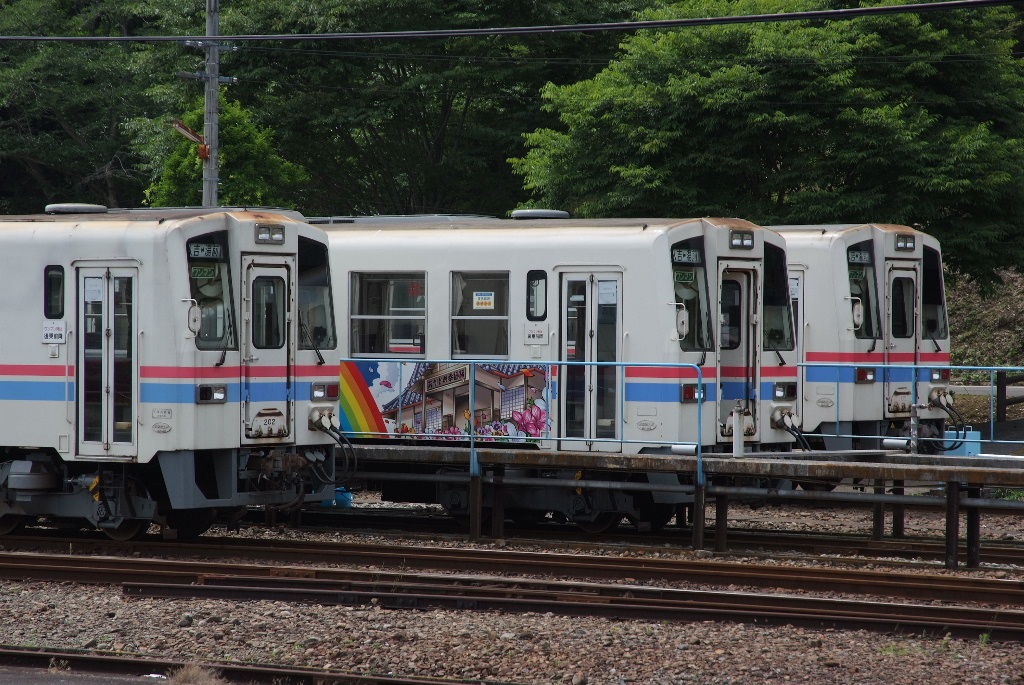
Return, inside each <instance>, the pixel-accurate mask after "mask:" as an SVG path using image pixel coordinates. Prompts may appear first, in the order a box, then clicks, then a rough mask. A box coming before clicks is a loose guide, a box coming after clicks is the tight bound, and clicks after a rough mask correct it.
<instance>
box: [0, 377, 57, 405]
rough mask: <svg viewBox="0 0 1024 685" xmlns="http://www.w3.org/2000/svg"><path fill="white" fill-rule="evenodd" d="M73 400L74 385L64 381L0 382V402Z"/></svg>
mask: <svg viewBox="0 0 1024 685" xmlns="http://www.w3.org/2000/svg"><path fill="white" fill-rule="evenodd" d="M69 399H71V400H73V399H75V384H74V383H65V382H64V381H62V380H61V381H0V400H28V401H32V402H66V401H68V400H69Z"/></svg>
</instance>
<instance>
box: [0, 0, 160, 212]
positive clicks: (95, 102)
mask: <svg viewBox="0 0 1024 685" xmlns="http://www.w3.org/2000/svg"><path fill="white" fill-rule="evenodd" d="M158 16H159V12H158V10H156V9H154V8H153V7H152V6H151V5H149V4H147V2H137V3H133V4H132V5H131V6H130V7H128V6H125V5H124V4H123V3H116V2H113V1H112V0H111V1H99V2H85V3H79V4H76V3H71V2H56V3H55V2H52V1H48V0H11V1H5V2H0V34H3V35H29V36H36V35H58V36H106V35H140V34H142V33H144V32H145V31H146V30H147V29H148V28H149V27H150V26H151V25H152V24H153V23H154V21H155V20H156V18H157V17H158ZM146 51H147V48H146V47H145V46H138V45H88V44H66V43H64V44H61V43H32V42H17V43H4V45H3V51H2V52H0V188H2V190H0V211H7V212H17V211H32V212H38V211H41V210H42V205H43V203H45V202H54V201H69V200H76V201H82V200H86V201H93V202H102V203H106V204H110V205H115V206H116V205H119V204H120V203H121V202H122V201H123V200H129V201H130V200H131V199H132V198H135V199H136V200H137V198H138V197H139V195H140V193H141V189H142V188H143V187H144V184H145V181H146V179H145V176H144V175H143V174H141V173H139V172H138V171H137V170H136V168H135V165H136V163H137V161H138V158H137V157H136V155H135V154H134V153H133V151H132V148H131V146H130V143H129V141H128V139H127V138H126V137H125V136H124V135H123V134H122V132H121V130H120V124H121V121H122V117H123V116H124V115H125V113H126V112H132V111H133V110H141V109H143V108H144V107H145V104H146V103H145V97H144V95H143V90H144V88H145V85H146V83H147V82H148V79H149V77H148V75H146V74H145V72H144V71H142V70H140V68H139V67H140V63H141V61H142V59H143V55H144V54H145V53H146Z"/></svg>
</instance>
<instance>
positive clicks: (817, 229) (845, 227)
mask: <svg viewBox="0 0 1024 685" xmlns="http://www.w3.org/2000/svg"><path fill="white" fill-rule="evenodd" d="M765 228H770V229H771V230H773V231H778V232H780V233H786V234H800V233H803V234H810V235H829V234H834V233H842V232H844V231H852V230H855V229H858V228H874V229H878V230H879V231H883V232H885V233H906V232H908V231H910V232H913V233H922V234H924V231H922V230H920V229H918V228H914V227H912V226H903V225H901V224H872V223H868V224H794V225H789V226H766V227H765ZM925 235H927V234H925Z"/></svg>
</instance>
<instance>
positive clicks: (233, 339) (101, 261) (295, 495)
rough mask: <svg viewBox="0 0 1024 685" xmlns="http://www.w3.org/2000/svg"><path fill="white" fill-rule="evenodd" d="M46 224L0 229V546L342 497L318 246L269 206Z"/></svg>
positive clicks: (91, 210) (6, 223)
mask: <svg viewBox="0 0 1024 685" xmlns="http://www.w3.org/2000/svg"><path fill="white" fill-rule="evenodd" d="M47 210H48V212H49V213H48V214H42V215H34V216H7V217H0V279H2V282H3V290H4V305H3V310H4V320H5V325H4V326H3V328H0V355H2V356H0V414H2V416H3V422H2V428H0V457H2V463H0V532H2V533H8V532H11V531H13V530H15V529H17V528H18V527H20V526H21V525H23V524H24V523H26V522H29V521H34V520H36V519H40V518H42V519H46V520H50V521H54V522H57V523H59V524H62V525H67V526H73V527H77V526H81V525H91V526H95V527H97V528H99V529H101V530H103V531H105V532H106V533H107V534H108V535H109V536H110V537H112V538H115V539H128V538H132V537H135V536H137V535H140V534H141V533H143V532H145V531H146V530H147V529H148V528H149V526H150V524H151V523H157V524H160V525H162V526H164V531H165V533H166V534H168V535H171V536H173V535H175V534H177V535H178V536H179V537H184V536H191V535H196V534H198V533H200V532H202V531H203V530H205V529H206V528H207V527H209V525H210V523H211V522H213V520H214V517H215V515H216V514H222V515H229V514H231V513H232V512H236V511H238V510H239V509H241V508H243V507H245V506H246V505H267V506H282V507H283V506H289V505H296V504H300V503H301V502H303V501H306V500H316V499H322V498H323V496H324V494H323V493H325V492H329V493H330V494H329V495H327V496H333V490H334V488H333V486H331V487H328V485H329V483H330V482H331V481H332V479H333V470H334V451H333V444H334V440H333V438H332V437H331V436H330V435H329V434H328V433H326V432H325V431H323V430H321V429H320V427H321V426H322V425H325V422H324V421H323V420H322V417H323V416H325V415H326V416H328V417H329V416H330V415H332V414H333V413H334V411H335V406H336V402H337V389H338V380H337V367H336V365H335V364H334V363H327V360H326V359H325V358H324V356H323V354H324V352H325V351H326V350H332V349H333V348H335V347H336V342H337V335H336V332H335V328H334V323H333V321H334V320H333V312H332V299H331V290H330V285H331V283H330V269H329V264H328V256H327V245H326V240H325V237H324V235H323V233H322V232H321V231H318V230H316V229H313V228H311V227H310V226H309V225H307V224H306V223H305V222H303V221H302V220H301V217H297V215H293V214H292V215H289V214H288V213H278V212H276V211H273V210H268V211H262V210H261V211H255V210H253V211H247V210H228V209H223V210H221V209H211V210H202V209H192V210H172V209H151V210H109V211H108V210H107V209H106V208H104V207H100V206H96V205H56V206H50V207H48V208H47ZM328 423H329V422H328Z"/></svg>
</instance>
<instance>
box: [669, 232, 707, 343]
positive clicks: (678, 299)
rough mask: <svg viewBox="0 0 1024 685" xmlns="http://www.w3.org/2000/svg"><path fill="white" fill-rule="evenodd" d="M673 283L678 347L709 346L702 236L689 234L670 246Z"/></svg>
mask: <svg viewBox="0 0 1024 685" xmlns="http://www.w3.org/2000/svg"><path fill="white" fill-rule="evenodd" d="M672 284H673V289H674V291H675V307H676V311H675V316H676V332H677V334H678V336H679V348H680V349H682V350H684V351H689V350H710V349H711V344H712V342H711V326H710V325H709V322H710V320H711V317H710V314H709V308H708V280H707V269H706V266H705V263H704V238H702V237H696V238H690V239H689V240H684V241H682V242H679V243H676V244H675V245H673V246H672Z"/></svg>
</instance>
